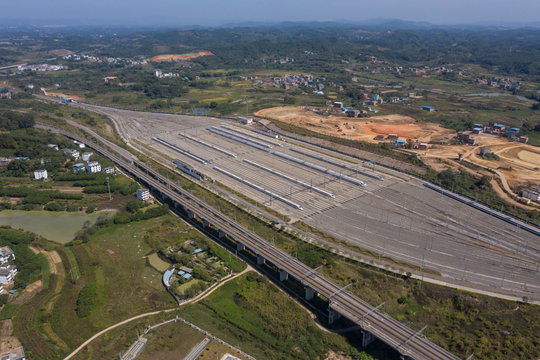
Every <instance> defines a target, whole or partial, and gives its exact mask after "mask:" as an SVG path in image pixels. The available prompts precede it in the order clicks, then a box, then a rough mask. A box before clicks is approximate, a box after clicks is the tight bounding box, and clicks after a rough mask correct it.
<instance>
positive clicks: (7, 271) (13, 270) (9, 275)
mask: <svg viewBox="0 0 540 360" xmlns="http://www.w3.org/2000/svg"><path fill="white" fill-rule="evenodd" d="M15 275H17V267H16V266H15V265H10V264H9V263H6V264H2V265H0V284H10V283H11V282H12V281H13V280H14V279H15Z"/></svg>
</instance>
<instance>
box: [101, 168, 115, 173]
mask: <svg viewBox="0 0 540 360" xmlns="http://www.w3.org/2000/svg"><path fill="white" fill-rule="evenodd" d="M103 172H104V173H105V174H114V166H107V167H106V168H104V169H103Z"/></svg>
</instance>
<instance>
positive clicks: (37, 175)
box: [34, 169, 48, 180]
mask: <svg viewBox="0 0 540 360" xmlns="http://www.w3.org/2000/svg"><path fill="white" fill-rule="evenodd" d="M47 177H48V175H47V170H46V169H40V170H35V171H34V179H36V180H41V179H47Z"/></svg>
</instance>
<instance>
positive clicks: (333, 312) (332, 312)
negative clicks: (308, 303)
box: [328, 308, 341, 325]
mask: <svg viewBox="0 0 540 360" xmlns="http://www.w3.org/2000/svg"><path fill="white" fill-rule="evenodd" d="M340 317H341V314H340V313H338V312H337V311H336V310H334V309H332V308H328V324H329V325H332V324H333V323H334V321H336V320H337V319H339V318H340Z"/></svg>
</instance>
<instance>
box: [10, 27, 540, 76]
mask: <svg viewBox="0 0 540 360" xmlns="http://www.w3.org/2000/svg"><path fill="white" fill-rule="evenodd" d="M29 34H33V36H32V35H30V36H28V37H27V39H26V40H24V41H19V42H17V44H16V45H17V46H16V47H8V46H0V64H4V63H5V62H8V60H10V62H11V61H13V56H16V55H21V54H24V52H25V49H28V51H30V50H32V49H36V46H37V47H38V48H40V50H42V51H50V50H54V49H59V48H60V49H69V50H71V51H74V52H77V53H81V52H83V53H87V54H89V55H101V56H112V57H135V56H143V57H151V56H154V55H160V54H182V53H186V52H190V51H193V50H208V51H212V52H213V53H215V54H216V55H217V56H216V57H214V58H212V57H207V58H200V59H198V60H197V62H199V63H200V64H202V65H205V64H206V65H208V66H212V65H214V62H219V63H220V64H221V65H222V66H230V67H235V66H236V67H238V65H240V64H241V65H242V66H246V67H261V66H264V59H265V58H266V57H268V56H273V57H276V56H278V57H279V56H282V57H285V56H286V57H292V58H294V59H295V61H300V62H301V61H302V60H303V59H306V58H308V57H310V56H311V58H310V59H309V62H310V63H311V64H313V63H316V62H317V61H325V60H328V59H332V60H333V61H336V60H337V61H338V62H339V61H340V60H349V59H357V60H365V59H366V58H367V57H372V56H374V57H376V58H378V59H380V60H386V61H388V62H395V63H399V64H400V65H412V66H418V65H431V66H433V65H443V64H477V65H481V66H483V67H485V68H487V69H489V70H493V71H494V72H499V73H506V74H508V75H520V76H522V77H523V76H524V77H527V78H528V79H529V80H531V81H538V80H540V46H538V44H540V30H539V29H533V28H531V29H514V30H501V29H495V28H494V29H487V28H469V29H457V28H436V27H434V28H429V27H427V26H424V27H422V26H418V27H417V28H410V27H409V29H402V30H400V29H399V28H397V29H395V28H391V30H390V29H389V27H385V26H384V25H377V26H364V27H361V26H358V25H356V26H353V25H346V24H344V25H339V24H333V23H329V24H319V25H318V26H315V25H314V26H309V25H305V24H302V25H294V24H288V25H287V26H280V25H276V26H264V27H236V28H219V29H193V30H152V31H150V30H149V31H139V32H133V31H132V32H129V31H126V30H124V31H113V30H110V29H109V30H104V29H99V30H98V29H86V30H82V29H76V30H74V29H63V30H54V31H51V30H47V32H44V31H43V30H35V29H34V30H29ZM2 35H3V36H2ZM20 35H21V34H17V36H20ZM9 37H10V36H9V33H5V34H1V33H0V38H2V39H4V40H6V39H8V38H9ZM8 40H9V39H8Z"/></svg>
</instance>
